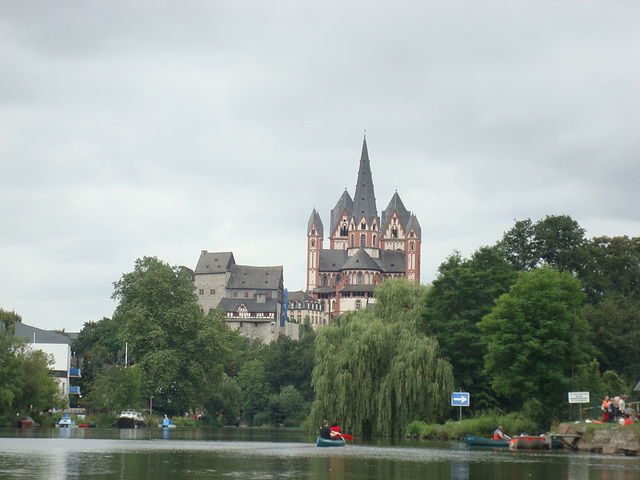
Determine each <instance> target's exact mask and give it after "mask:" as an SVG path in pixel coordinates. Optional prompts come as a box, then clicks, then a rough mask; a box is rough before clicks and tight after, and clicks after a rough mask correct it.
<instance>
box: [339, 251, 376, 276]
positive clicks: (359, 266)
mask: <svg viewBox="0 0 640 480" xmlns="http://www.w3.org/2000/svg"><path fill="white" fill-rule="evenodd" d="M340 270H341V271H342V270H375V271H380V270H381V268H380V265H378V263H377V262H376V261H375V260H374V259H373V258H371V257H370V256H369V254H368V253H367V252H366V251H365V250H364V248H360V249H359V250H358V251H357V252H356V253H355V254H353V255H352V256H351V257H349V259H348V260H347V261H346V262H345V264H344V265H343V266H342V268H341V269H340Z"/></svg>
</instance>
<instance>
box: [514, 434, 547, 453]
mask: <svg viewBox="0 0 640 480" xmlns="http://www.w3.org/2000/svg"><path fill="white" fill-rule="evenodd" d="M544 444H545V440H544V437H542V436H530V435H520V436H519V437H513V438H512V439H511V440H509V448H510V449H512V450H542V449H543V448H544Z"/></svg>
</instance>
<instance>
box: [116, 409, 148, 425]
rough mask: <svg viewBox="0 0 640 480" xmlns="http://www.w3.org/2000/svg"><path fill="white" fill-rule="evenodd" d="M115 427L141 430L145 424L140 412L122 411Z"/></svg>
mask: <svg viewBox="0 0 640 480" xmlns="http://www.w3.org/2000/svg"><path fill="white" fill-rule="evenodd" d="M116 426H117V427H118V428H142V427H146V426H147V424H146V422H145V421H144V417H143V416H142V414H141V413H140V412H136V411H135V410H123V411H122V412H121V413H120V415H118V417H117V418H116Z"/></svg>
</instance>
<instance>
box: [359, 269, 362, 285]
mask: <svg viewBox="0 0 640 480" xmlns="http://www.w3.org/2000/svg"><path fill="white" fill-rule="evenodd" d="M358 285H362V272H358Z"/></svg>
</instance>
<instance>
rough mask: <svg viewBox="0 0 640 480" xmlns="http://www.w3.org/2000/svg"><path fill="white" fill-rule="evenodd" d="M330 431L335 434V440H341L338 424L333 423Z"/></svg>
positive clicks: (340, 430)
mask: <svg viewBox="0 0 640 480" xmlns="http://www.w3.org/2000/svg"><path fill="white" fill-rule="evenodd" d="M330 430H331V432H333V433H335V434H336V436H335V438H342V429H341V428H340V427H339V426H338V422H333V423H332V424H331V429H330Z"/></svg>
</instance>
